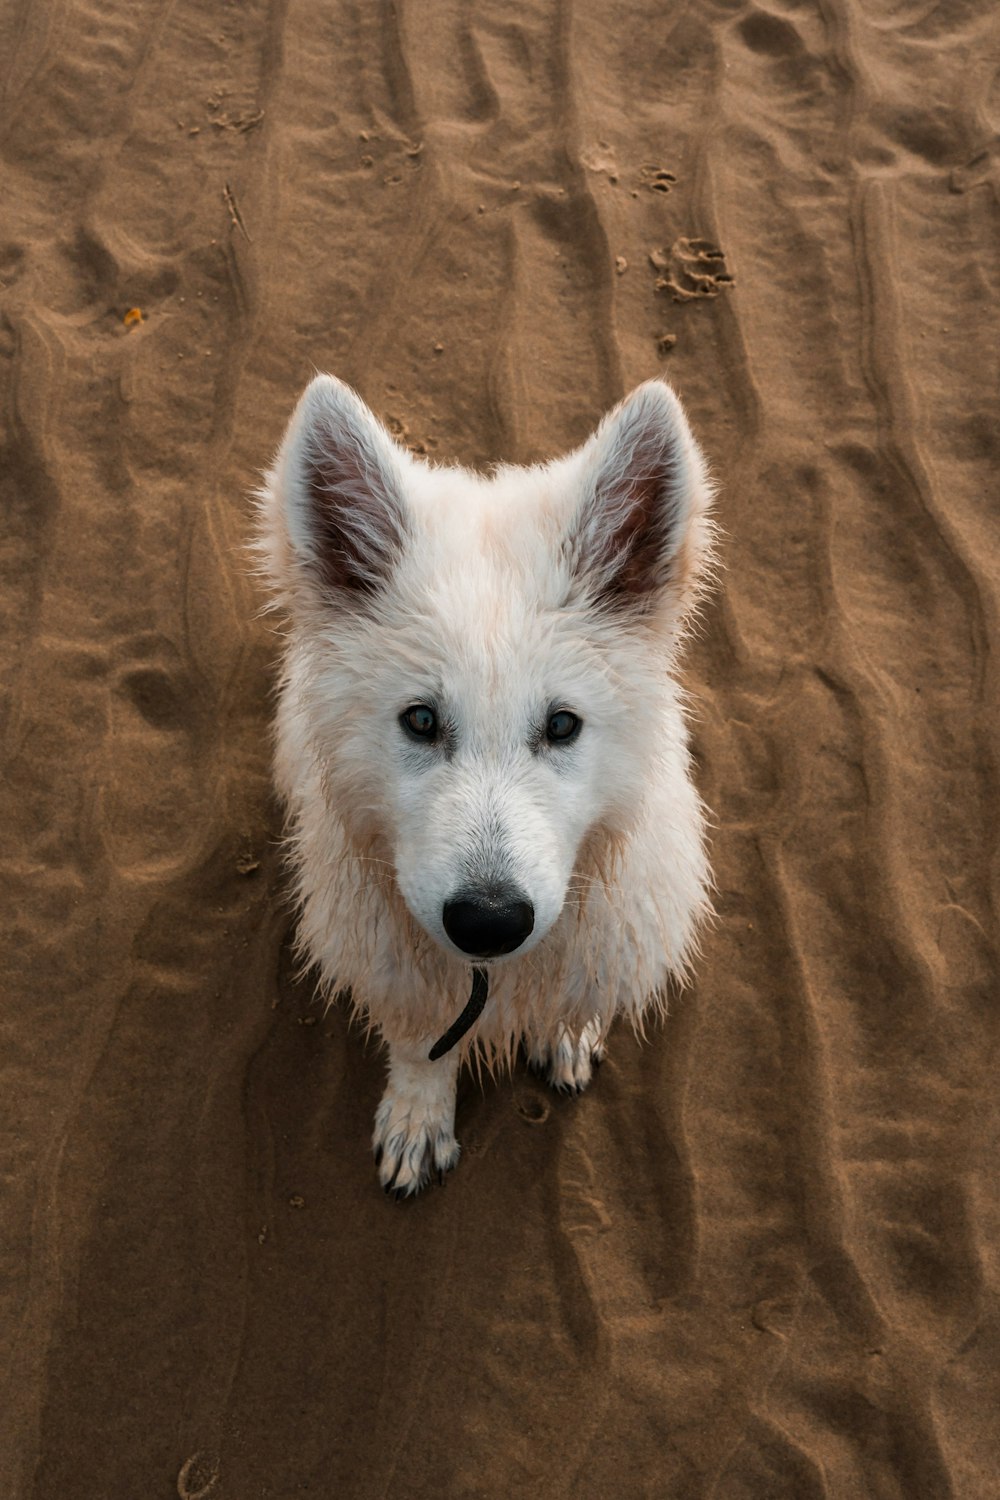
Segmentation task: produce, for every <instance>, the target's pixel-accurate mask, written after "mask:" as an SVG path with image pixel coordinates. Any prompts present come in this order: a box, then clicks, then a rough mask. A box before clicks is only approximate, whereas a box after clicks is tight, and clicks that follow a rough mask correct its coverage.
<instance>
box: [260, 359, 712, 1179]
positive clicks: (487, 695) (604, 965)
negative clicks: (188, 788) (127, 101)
mask: <svg viewBox="0 0 1000 1500" xmlns="http://www.w3.org/2000/svg"><path fill="white" fill-rule="evenodd" d="M661 471H662V483H661V480H660V478H659V476H660V474H661ZM651 476H653V478H651ZM654 481H655V482H654ZM637 486H638V488H637ZM643 486H645V488H643ZM654 491H655V496H656V501H655V517H656V526H657V527H658V528H659V529H658V530H656V532H655V538H654V541H655V545H652V544H651V545H650V547H649V548H648V549H647V552H646V553H641V555H640V549H641V544H642V539H643V538H645V539H646V540H647V542H648V540H649V537H650V536H652V535H653V532H652V531H651V530H650V528H649V527H647V528H646V530H645V531H642V530H641V528H640V530H638V531H637V530H636V525H637V522H636V521H635V518H636V516H639V515H640V514H641V515H645V514H646V511H643V510H639V509H636V506H637V505H638V501H637V499H636V496H637V495H639V494H640V492H641V494H642V495H645V496H646V497H647V501H648V497H649V496H650V495H652V494H654ZM710 503H711V490H710V485H709V482H708V479H707V477H706V471H705V466H704V462H703V460H702V457H701V454H700V452H699V449H698V447H697V445H696V443H695V441H694V439H693V437H692V436H691V433H690V430H689V428H688V425H687V422H686V420H685V418H684V414H683V411H682V409H681V406H680V403H679V402H678V401H677V398H676V397H675V396H674V394H673V392H671V391H670V389H669V387H667V386H666V385H664V384H663V383H661V382H658V381H650V382H648V383H647V384H646V385H644V386H640V387H639V388H638V390H636V391H635V392H633V394H632V396H631V397H629V398H628V399H627V400H626V401H625V402H623V403H622V404H621V405H620V406H619V407H618V408H616V410H615V411H614V412H612V413H611V414H610V415H609V416H608V417H607V418H606V419H605V421H604V422H603V423H602V424H601V427H600V428H599V429H598V431H597V433H595V435H594V436H593V437H592V438H590V439H589V440H588V442H587V443H585V444H584V445H583V446H582V447H581V448H579V449H578V450H577V451H575V452H574V453H571V454H569V455H568V456H567V457H565V458H562V459H558V460H556V461H554V462H552V463H549V464H546V465H535V466H533V467H530V468H514V467H504V468H500V469H497V470H496V471H495V472H493V473H491V474H488V475H482V474H476V473H472V472H470V471H469V470H467V469H463V468H458V467H451V468H442V467H433V466H431V465H428V464H426V463H423V462H421V461H418V460H417V459H415V458H414V457H413V456H412V455H410V454H409V453H408V452H406V451H404V450H402V449H401V448H399V447H398V446H397V445H396V444H395V443H394V442H393V441H392V439H391V438H390V437H389V435H388V433H386V431H385V429H384V428H382V427H381V425H380V424H379V423H378V422H377V421H376V419H375V418H374V417H373V416H372V414H371V413H370V412H369V411H368V409H367V407H365V406H364V404H363V403H362V402H361V400H360V398H359V397H357V396H356V395H355V394H354V392H352V391H350V390H349V389H348V388H347V387H346V386H344V385H342V384H341V383H340V382H339V381H336V380H334V379H333V378H332V377H330V376H318V377H317V378H316V379H315V380H314V381H313V382H312V384H311V385H310V386H309V388H308V389H307V391H306V392H305V394H304V395H303V397H302V400H301V401H300V403H299V406H298V408H297V410H296V412H295V414H294V416H293V417H292V420H291V422H290V424H289V428H288V431H287V433H286V436H285V439H284V442H283V444H282V447H281V450H280V452H279V454H278V457H277V460H276V462H275V465H274V468H273V470H272V471H271V473H270V474H269V476H268V480H267V484H266V487H265V489H264V491H263V492H262V495H261V527H260V537H259V549H260V552H261V554H262V558H263V562H264V571H265V573H266V576H267V578H268V581H269V583H270V586H271V588H272V590H273V594H274V598H275V602H276V604H277V605H279V606H280V607H281V608H283V610H284V612H285V614H286V615H287V619H288V627H289V628H288V633H287V644H286V650H285V655H284V662H283V673H282V679H281V685H280V697H279V706H278V714H277V752H276V777H277V782H278V786H279V789H280V791H281V794H282V796H283V798H284V800H285V803H286V806H287V810H288V826H289V854H290V863H291V867H292V870H293V872H294V879H295V883H296V894H297V898H298V903H299V908H300V924H299V943H300V946H301V951H302V953H303V955H304V956H305V957H307V958H308V959H309V960H310V961H312V962H313V963H315V965H316V966H317V968H318V971H319V977H320V983H321V985H322V986H323V989H324V991H325V992H326V993H327V994H328V995H333V994H334V993H335V992H338V991H345V990H347V989H349V990H350V992H351V998H352V1001H353V1005H354V1007H355V1008H356V1010H358V1011H359V1012H360V1013H361V1014H362V1016H363V1017H364V1018H365V1019H366V1020H367V1021H368V1023H369V1024H370V1025H372V1026H373V1027H374V1028H375V1029H377V1031H378V1032H379V1033H380V1034H381V1036H382V1037H383V1039H384V1040H385V1041H386V1043H387V1044H388V1046H389V1053H390V1072H389V1083H388V1088H387V1091H386V1095H385V1098H384V1100H383V1103H382V1105H381V1107H380V1109H379V1111H378V1115H377V1117H376V1129H375V1147H376V1152H377V1154H378V1155H379V1156H380V1175H381V1178H382V1181H383V1184H384V1185H385V1186H387V1187H391V1188H392V1189H394V1190H395V1191H397V1192H400V1193H409V1192H414V1191H416V1190H417V1189H418V1188H419V1187H421V1186H422V1185H423V1183H424V1182H425V1181H426V1180H427V1178H428V1177H429V1176H430V1174H431V1172H432V1170H435V1169H436V1170H438V1171H440V1172H443V1171H445V1170H447V1169H448V1168H449V1167H451V1166H453V1165H454V1164H455V1162H456V1161H457V1159H458V1150H459V1148H458V1146H457V1143H456V1142H455V1137H454V1109H455V1080H456V1075H457V1064H458V1062H459V1061H460V1060H461V1059H463V1058H472V1059H476V1058H480V1059H485V1060H486V1062H487V1063H488V1064H493V1063H495V1062H496V1061H497V1060H502V1059H504V1058H509V1057H510V1056H511V1055H512V1053H513V1051H514V1050H515V1049H516V1047H517V1045H518V1042H519V1040H520V1039H521V1038H522V1037H527V1038H528V1045H529V1054H530V1056H531V1058H532V1059H533V1060H534V1061H535V1062H536V1063H537V1064H539V1065H541V1066H544V1067H545V1068H546V1070H547V1071H548V1073H549V1076H550V1078H551V1080H552V1081H553V1082H554V1083H555V1084H556V1085H557V1086H561V1087H572V1088H581V1087H583V1086H585V1084H586V1083H587V1082H588V1081H589V1077H590V1068H591V1059H592V1058H599V1056H600V1054H601V1051H602V1050H603V1043H604V1038H605V1036H606V1033H607V1030H608V1027H609V1026H610V1024H611V1022H612V1020H613V1019H614V1017H615V1016H617V1015H623V1016H625V1017H627V1018H628V1019H629V1020H630V1021H631V1022H632V1024H633V1025H635V1026H637V1027H639V1028H641V1027H642V1024H643V1018H644V1017H645V1016H646V1015H647V1014H648V1013H649V1012H650V1011H654V1012H655V1011H660V1010H662V1009H663V1008H664V1005H665V999H664V990H665V986H666V985H667V983H668V981H669V980H670V979H671V977H673V978H675V979H680V978H682V977H683V975H684V973H685V970H686V968H687V966H688V963H689V961H690V958H691V955H692V952H693V949H694V944H695V941H696V933H697V929H698V926H699V923H700V922H701V920H702V919H703V918H704V917H705V915H706V913H707V911H708V889H709V883H710V876H709V870H708V864H707V859H706V853H705V815H704V809H703V807H702V804H701V802H700V800H699V797H698V794H697V792H696V791H695V788H694V785H693V782H692V779H691V773H690V758H689V752H688V737H687V730H686V726H685V720H684V699H683V694H682V691H681V689H680V687H679V685H678V683H677V680H676V669H677V658H678V651H679V648H680V646H681V643H682V640H683V636H684V630H685V626H686V624H687V622H688V621H689V618H690V615H691V611H692V607H693V605H694V603H695V602H696V600H697V598H698V595H699V590H700V588H701V586H702V583H703V581H704V579H705V576H706V571H707V568H708V566H709V564H710V561H711V550H712V546H711V544H712V530H711V522H710V520H709V517H708V513H709V509H710ZM647 508H648V506H647ZM652 513H653V512H652V511H650V514H652ZM630 528H632V529H631V531H630ZM623 538H624V539H625V540H624V541H623V540H622V539H623ZM636 538H638V540H636ZM629 548H631V549H632V552H631V554H630V553H629ZM632 554H634V555H635V557H636V558H638V561H637V562H636V563H635V567H636V568H638V570H639V571H638V573H637V574H636V575H635V576H632V575H628V577H629V578H630V579H631V582H630V583H628V586H627V587H623V589H622V588H620V589H619V593H618V594H616V593H615V587H616V583H615V581H616V579H618V580H621V579H623V578H626V573H625V572H624V571H623V569H625V568H627V566H628V558H629V556H630V555H632ZM647 556H648V557H653V558H654V565H652V566H651V567H645V566H643V567H639V564H640V563H641V562H642V560H643V559H644V558H646V557H647ZM640 575H641V582H640V586H636V577H640ZM345 580H347V581H346V582H345ZM630 589H631V590H632V592H630ZM609 601H610V602H609ZM421 703H431V704H433V705H435V706H436V707H437V709H438V710H439V712H440V714H441V715H442V717H444V716H446V717H447V720H448V723H449V726H450V728H449V747H450V748H449V750H448V753H445V751H444V750H443V749H442V748H441V747H440V746H428V745H425V744H422V743H415V742H414V741H413V740H412V739H411V738H409V737H408V736H407V735H406V733H405V732H404V730H403V728H402V727H401V725H400V722H399V721H400V715H401V714H402V713H403V712H404V711H405V710H406V709H407V708H408V707H409V706H410V705H413V704H421ZM556 707H561V708H566V709H569V710H571V711H572V712H574V713H575V714H577V715H578V716H579V717H580V718H581V719H582V720H583V727H582V729H581V731H580V734H579V736H578V738H577V740H576V741H575V742H574V743H573V744H572V745H568V746H559V745H551V744H549V743H548V742H546V741H545V740H544V739H542V740H541V741H540V740H539V726H544V724H545V722H546V716H547V715H548V713H549V712H550V711H552V710H553V709H554V708H556ZM489 881H503V882H506V883H507V884H511V885H514V886H516V887H517V888H518V890H519V891H521V892H522V893H524V894H525V896H526V898H527V899H528V900H530V902H531V904H532V905H533V907H534V929H533V931H532V932H531V935H530V937H529V938H528V939H527V941H526V942H525V943H524V944H523V945H522V947H520V948H519V949H517V951H515V952H514V953H511V954H510V955H509V956H507V957H505V958H499V959H494V960H492V961H490V962H489V963H488V964H487V965H485V966H486V967H487V968H488V970H489V975H490V989H489V999H488V1002H487V1005H486V1008H485V1010H484V1012H483V1014H482V1016H481V1018H480V1020H479V1021H478V1023H477V1025H476V1026H475V1027H473V1029H472V1031H471V1032H470V1033H469V1034H468V1036H467V1037H466V1038H465V1039H464V1041H463V1042H462V1043H460V1044H459V1046H458V1047H457V1048H456V1050H455V1051H454V1052H453V1053H451V1054H449V1055H448V1056H446V1057H444V1058H442V1059H440V1060H439V1061H437V1062H435V1063H431V1062H429V1061H427V1052H428V1050H429V1048H430V1046H431V1044H432V1043H433V1042H434V1041H435V1040H436V1039H437V1038H438V1037H439V1036H440V1035H441V1033H442V1032H444V1031H445V1030H446V1028H447V1027H448V1026H449V1024H450V1023H451V1022H452V1021H453V1020H454V1018H455V1017H456V1016H457V1015H458V1013H459V1012H460V1011H461V1010H462V1008H463V1006H464V1005H465V1003H466V1000H467V999H468V995H469V987H470V974H471V968H472V965H473V963H474V962H476V961H475V960H472V959H470V958H469V957H468V956H467V955H465V954H463V953H462V952H461V951H460V950H459V949H457V948H456V947H455V945H454V944H453V943H452V942H451V940H450V939H449V937H448V936H447V934H446V932H445V930H444V927H443V925H442V910H443V905H444V902H445V901H446V900H449V899H452V898H453V897H454V895H455V892H456V891H458V890H460V889H462V888H463V887H465V886H468V885H469V884H470V882H471V883H472V884H473V885H475V884H476V883H477V882H479V883H482V882H489Z"/></svg>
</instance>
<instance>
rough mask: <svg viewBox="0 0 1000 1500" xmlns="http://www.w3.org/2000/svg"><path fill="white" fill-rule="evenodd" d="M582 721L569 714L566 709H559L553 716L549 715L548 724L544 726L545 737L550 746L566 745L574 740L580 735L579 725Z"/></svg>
mask: <svg viewBox="0 0 1000 1500" xmlns="http://www.w3.org/2000/svg"><path fill="white" fill-rule="evenodd" d="M582 722H583V720H582V719H578V718H577V716H576V714H571V713H570V711H569V709H568V708H560V709H558V710H557V711H556V712H555V713H554V714H549V722H548V723H547V724H546V726H545V737H546V739H547V740H548V742H549V744H550V745H568V744H569V742H570V740H575V739H576V737H577V735H578V734H579V733H580V725H581V724H582Z"/></svg>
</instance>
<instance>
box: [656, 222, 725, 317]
mask: <svg viewBox="0 0 1000 1500" xmlns="http://www.w3.org/2000/svg"><path fill="white" fill-rule="evenodd" d="M649 260H650V264H651V265H652V266H653V268H654V270H657V271H660V272H662V274H661V275H660V276H658V277H657V279H656V290H657V291H658V292H663V291H666V292H669V293H670V295H671V296H672V298H673V300H674V301H675V302H695V301H698V300H700V299H703V298H705V297H717V296H718V295H719V293H720V292H721V291H724V290H725V289H726V287H730V286H732V285H733V278H732V276H731V275H730V274H729V272H728V271H727V269H726V257H725V254H724V252H723V251H722V250H720V248H719V246H718V245H714V244H713V243H712V241H711V240H698V239H695V240H689V239H686V238H685V237H684V236H681V238H680V239H676V240H675V241H674V243H673V244H672V245H671V247H670V249H669V250H651V251H650V252H649Z"/></svg>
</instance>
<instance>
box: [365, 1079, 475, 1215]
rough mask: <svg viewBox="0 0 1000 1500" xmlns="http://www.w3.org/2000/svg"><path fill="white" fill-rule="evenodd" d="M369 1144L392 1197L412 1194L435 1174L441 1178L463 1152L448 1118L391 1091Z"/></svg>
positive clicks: (381, 1107)
mask: <svg viewBox="0 0 1000 1500" xmlns="http://www.w3.org/2000/svg"><path fill="white" fill-rule="evenodd" d="M372 1147H373V1149H374V1152H375V1165H376V1166H377V1167H378V1178H379V1182H380V1183H381V1184H382V1186H383V1188H384V1189H385V1191H386V1192H387V1193H391V1194H392V1195H393V1197H395V1198H410V1197H412V1196H413V1194H414V1193H419V1192H420V1189H421V1188H422V1187H426V1186H427V1184H428V1182H430V1181H431V1179H432V1178H433V1177H435V1176H436V1177H437V1179H438V1181H439V1182H440V1181H441V1180H443V1178H444V1174H445V1173H446V1172H450V1171H451V1169H452V1167H454V1166H457V1165H458V1158H459V1156H460V1155H461V1151H462V1148H461V1146H460V1145H459V1144H458V1142H457V1141H456V1139H455V1129H454V1126H453V1124H452V1122H451V1120H450V1119H447V1118H444V1119H442V1118H441V1116H440V1115H439V1114H438V1113H437V1112H436V1111H434V1110H431V1109H428V1107H427V1105H426V1104H425V1103H423V1102H422V1101H421V1102H415V1101H414V1100H412V1099H408V1098H405V1097H401V1096H400V1095H398V1094H392V1093H387V1094H386V1096H385V1098H384V1099H383V1100H382V1103H381V1104H380V1105H379V1107H378V1112H377V1113H376V1115H375V1134H374V1136H373V1137H372Z"/></svg>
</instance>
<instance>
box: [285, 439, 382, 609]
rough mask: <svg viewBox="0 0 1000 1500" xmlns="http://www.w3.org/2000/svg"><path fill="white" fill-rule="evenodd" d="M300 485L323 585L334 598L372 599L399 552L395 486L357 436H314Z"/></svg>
mask: <svg viewBox="0 0 1000 1500" xmlns="http://www.w3.org/2000/svg"><path fill="white" fill-rule="evenodd" d="M304 479H305V487H306V493H307V497H308V504H309V509H310V529H311V532H312V537H313V548H312V551H313V560H314V564H315V567H316V569H317V571H318V573H319V576H320V579H321V581H322V583H323V584H324V585H325V586H326V587H327V588H328V589H329V590H331V591H332V592H334V593H344V592H347V593H349V594H354V595H359V594H360V595H370V594H373V593H375V592H376V591H377V589H378V588H379V587H380V586H381V585H382V584H383V583H384V582H385V580H386V578H387V577H388V576H389V573H390V572H391V570H392V567H393V564H394V562H395V560H396V558H397V556H398V555H399V552H400V550H401V549H402V544H403V529H404V527H403V515H402V507H401V505H400V501H399V496H398V495H397V493H396V488H395V483H394V480H393V478H392V476H390V475H389V474H387V473H386V471H385V467H384V465H383V464H382V463H380V461H379V456H378V454H377V453H376V452H375V449H374V445H373V444H370V443H368V442H366V441H365V439H364V437H362V436H360V435H359V436H355V435H354V434H341V435H337V434H335V433H333V432H331V431H329V430H328V429H327V430H325V431H323V430H320V431H316V432H314V433H312V434H311V437H310V442H309V448H308V453H307V457H306V461H305V465H304Z"/></svg>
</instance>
